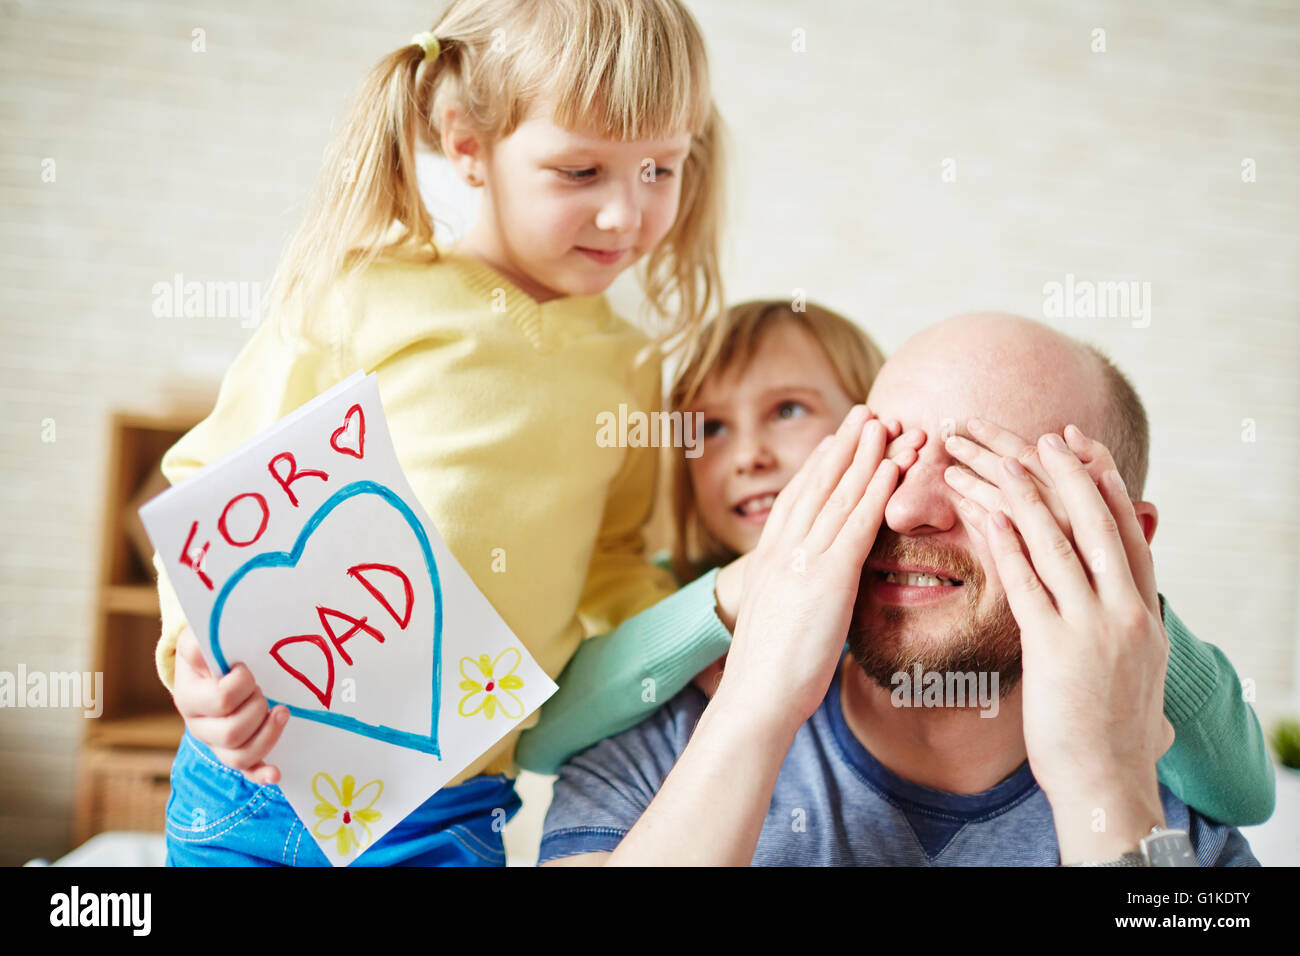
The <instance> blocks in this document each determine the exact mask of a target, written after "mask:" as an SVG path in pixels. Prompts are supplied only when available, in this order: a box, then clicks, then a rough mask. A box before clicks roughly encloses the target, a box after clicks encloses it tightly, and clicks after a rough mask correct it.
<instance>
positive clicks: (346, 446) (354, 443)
mask: <svg viewBox="0 0 1300 956" xmlns="http://www.w3.org/2000/svg"><path fill="white" fill-rule="evenodd" d="M354 415H355V416H356V419H357V422H358V425H357V429H356V432H355V434H354V433H353V430H352V421H353V419H352V416H354ZM340 436H341V437H342V438H343V439H344V442H343V443H342V444H340V443H339V438H340ZM330 447H331V448H333V449H334V450H335V451H336V452H338V453H340V454H342V455H351V456H352V457H353V458H362V457H364V456H365V453H366V413H365V412H363V411H362V410H361V406H360V405H353V406H352V407H351V408H349V409H348V413H347V415H345V416H344V417H343V424H342V425H340V426H339V427H338V428H336V429H335V430H334V434H333V435H331V436H330Z"/></svg>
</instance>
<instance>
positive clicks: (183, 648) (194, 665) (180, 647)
mask: <svg viewBox="0 0 1300 956" xmlns="http://www.w3.org/2000/svg"><path fill="white" fill-rule="evenodd" d="M176 659H177V661H178V662H179V661H184V662H185V665H186V666H187V667H188V668H189V669H190V672H191V673H193V674H196V675H197V676H199V677H208V676H210V674H211V671H209V670H208V662H207V661H206V660H204V658H203V650H202V649H201V648H200V647H199V639H198V637H197V636H196V635H195V633H194V632H193V631H192V630H190V626H189V625H188V624H186V625H185V627H184V628H183V629H182V630H181V633H180V636H179V637H178V638H177V639H176Z"/></svg>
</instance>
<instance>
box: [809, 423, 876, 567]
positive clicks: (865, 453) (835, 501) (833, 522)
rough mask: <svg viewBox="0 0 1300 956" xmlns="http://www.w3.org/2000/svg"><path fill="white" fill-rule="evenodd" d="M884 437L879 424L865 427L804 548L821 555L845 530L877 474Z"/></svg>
mask: <svg viewBox="0 0 1300 956" xmlns="http://www.w3.org/2000/svg"><path fill="white" fill-rule="evenodd" d="M885 435H886V432H885V428H884V426H883V425H881V424H880V422H879V421H874V420H873V421H869V422H867V423H866V425H865V426H863V429H862V434H861V436H860V437H859V438H858V447H857V449H856V451H855V452H854V455H853V461H852V462H851V463H850V465H849V467H848V470H847V471H845V472H844V474H843V475H842V476H841V477H840V480H839V483H838V484H836V486H835V490H834V491H833V492H831V495H830V497H829V498H827V499H826V503H825V504H824V505H822V509H821V512H820V513H819V514H818V515H817V518H816V520H815V521H814V522H813V526H812V528H811V529H809V531H808V536H807V537H806V538H805V539H804V545H805V547H807V548H808V549H809V550H811V551H812V553H813V554H819V553H820V552H822V551H824V550H826V548H828V547H829V546H830V543H831V542H832V541H834V540H835V537H836V535H838V534H839V532H840V529H841V528H842V527H844V521H845V519H846V518H847V517H848V516H849V514H850V513H852V511H853V509H854V508H855V507H857V504H858V502H859V501H861V500H862V495H863V493H864V492H865V491H866V490H867V483H868V482H870V481H871V477H872V475H874V474H875V473H876V467H877V466H878V465H879V464H880V461H881V458H882V457H883V455H884V451H885Z"/></svg>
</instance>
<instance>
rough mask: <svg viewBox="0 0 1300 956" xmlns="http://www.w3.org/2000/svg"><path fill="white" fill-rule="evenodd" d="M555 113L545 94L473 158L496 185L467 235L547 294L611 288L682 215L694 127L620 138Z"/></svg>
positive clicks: (514, 276) (478, 252)
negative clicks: (562, 121)
mask: <svg viewBox="0 0 1300 956" xmlns="http://www.w3.org/2000/svg"><path fill="white" fill-rule="evenodd" d="M551 115H552V106H551V104H550V103H549V102H548V101H539V102H538V103H536V104H535V106H534V107H533V109H532V110H531V111H530V112H529V114H528V115H527V116H526V117H525V118H524V120H523V121H522V122H521V123H520V124H519V126H518V127H516V128H515V130H514V131H513V132H512V133H511V134H510V135H509V136H507V137H505V138H504V139H502V140H501V141H499V142H497V143H496V144H495V145H493V146H492V147H491V148H490V149H486V150H482V151H480V152H478V153H477V155H476V158H475V159H473V160H469V161H467V162H468V164H469V165H470V166H472V167H473V169H474V171H475V173H476V174H477V175H478V176H480V178H481V179H482V181H483V183H484V185H485V187H486V190H485V194H484V200H483V205H482V209H481V211H480V213H479V216H478V219H477V220H476V221H475V223H474V227H473V228H472V229H471V230H470V232H469V233H468V234H467V235H466V237H465V239H464V240H463V242H462V243H461V247H462V249H463V251H466V252H468V253H470V254H472V255H475V256H476V257H477V258H479V259H481V260H483V261H485V262H487V263H488V264H489V265H491V266H492V267H493V268H495V269H496V270H497V271H498V272H500V273H501V274H502V275H504V276H505V277H506V278H507V279H509V280H510V281H511V282H513V283H514V284H515V285H517V286H518V287H519V288H520V289H521V290H522V291H524V292H526V293H527V294H528V295H530V296H532V297H533V298H534V299H536V300H538V301H539V302H544V301H547V300H549V299H554V298H558V297H560V296H566V295H595V294H598V293H601V292H604V291H605V290H606V289H607V288H609V286H610V284H611V283H612V282H613V281H614V279H615V278H617V277H618V275H619V273H621V272H623V271H624V270H625V269H627V268H629V267H630V266H631V265H632V264H633V263H635V262H636V261H637V260H638V259H640V258H641V257H642V256H644V255H645V254H646V253H648V252H650V251H651V250H653V249H654V248H655V246H657V245H658V244H659V242H660V241H661V240H662V239H663V238H664V236H665V235H667V233H668V230H669V229H671V228H672V225H673V222H674V221H675V220H676V218H677V212H678V206H679V204H680V199H681V180H682V167H683V165H684V163H685V159H686V155H687V153H688V152H689V150H690V146H691V136H690V134H689V133H683V134H681V135H676V136H670V137H667V138H664V139H655V140H636V141H632V142H617V141H614V140H610V139H606V138H603V137H601V136H600V135H598V134H597V133H596V132H595V131H594V130H580V131H573V130H567V129H564V128H562V127H559V126H557V125H555V123H554V122H552V120H551ZM467 168H468V166H467ZM602 253H604V254H603V255H602Z"/></svg>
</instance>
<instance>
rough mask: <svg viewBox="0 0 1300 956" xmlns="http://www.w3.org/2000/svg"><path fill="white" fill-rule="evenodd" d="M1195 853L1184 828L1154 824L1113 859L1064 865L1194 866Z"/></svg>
mask: <svg viewBox="0 0 1300 956" xmlns="http://www.w3.org/2000/svg"><path fill="white" fill-rule="evenodd" d="M1196 865H1197V863H1196V854H1195V853H1194V852H1193V851H1192V841H1191V840H1190V839H1189V838H1188V836H1187V831H1186V830H1167V829H1165V828H1164V827H1160V826H1155V827H1152V828H1151V832H1150V833H1148V834H1147V835H1146V836H1144V837H1143V838H1142V839H1141V840H1139V841H1138V846H1137V849H1136V850H1129V851H1128V852H1127V853H1125V854H1124V855H1123V856H1121V857H1119V858H1118V859H1115V860H1089V861H1086V862H1084V863H1067V864H1066V866H1196Z"/></svg>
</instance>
